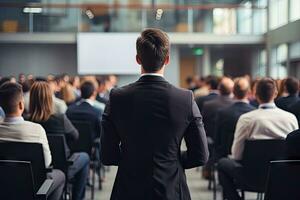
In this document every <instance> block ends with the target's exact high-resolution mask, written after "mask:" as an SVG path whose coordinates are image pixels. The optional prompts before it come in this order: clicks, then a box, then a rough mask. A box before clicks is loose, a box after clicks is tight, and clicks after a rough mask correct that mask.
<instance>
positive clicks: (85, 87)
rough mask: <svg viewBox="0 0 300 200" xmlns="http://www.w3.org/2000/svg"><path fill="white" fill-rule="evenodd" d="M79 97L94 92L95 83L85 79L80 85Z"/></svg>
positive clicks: (90, 94) (85, 96)
mask: <svg viewBox="0 0 300 200" xmlns="http://www.w3.org/2000/svg"><path fill="white" fill-rule="evenodd" d="M80 91H81V97H82V98H83V99H88V98H90V97H91V96H92V95H93V93H94V92H95V85H94V84H93V83H92V82H91V81H85V82H84V83H82V85H81V87H80Z"/></svg>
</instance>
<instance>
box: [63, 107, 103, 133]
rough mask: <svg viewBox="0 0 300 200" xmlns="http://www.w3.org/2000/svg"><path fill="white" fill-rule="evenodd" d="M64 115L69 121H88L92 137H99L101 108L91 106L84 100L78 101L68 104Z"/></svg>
mask: <svg viewBox="0 0 300 200" xmlns="http://www.w3.org/2000/svg"><path fill="white" fill-rule="evenodd" d="M66 115H67V117H68V118H69V119H70V120H71V121H83V122H86V121H87V122H90V123H91V126H92V131H93V132H92V137H93V138H94V139H95V138H98V137H100V133H101V117H102V111H101V110H99V109H97V108H95V107H93V106H92V105H90V104H89V103H87V102H85V101H79V102H77V103H75V104H73V105H71V106H69V108H68V110H67V112H66Z"/></svg>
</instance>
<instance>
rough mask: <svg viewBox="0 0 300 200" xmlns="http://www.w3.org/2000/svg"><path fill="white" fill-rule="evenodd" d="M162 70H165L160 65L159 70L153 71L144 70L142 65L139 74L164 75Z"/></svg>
mask: <svg viewBox="0 0 300 200" xmlns="http://www.w3.org/2000/svg"><path fill="white" fill-rule="evenodd" d="M164 71H165V70H164V67H162V68H161V69H160V70H158V71H155V72H147V71H145V70H144V68H143V67H141V74H142V75H143V74H159V75H161V76H163V75H164Z"/></svg>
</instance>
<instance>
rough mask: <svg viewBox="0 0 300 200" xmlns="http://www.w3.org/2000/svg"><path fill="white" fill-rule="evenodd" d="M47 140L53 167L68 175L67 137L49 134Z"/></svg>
mask: <svg viewBox="0 0 300 200" xmlns="http://www.w3.org/2000/svg"><path fill="white" fill-rule="evenodd" d="M47 138H48V143H49V147H50V151H51V155H52V164H53V167H54V168H55V169H60V170H62V171H63V172H64V173H65V174H66V173H67V171H68V161H67V160H68V158H67V152H66V149H67V147H66V145H67V143H66V139H65V136H64V135H62V134H48V135H47Z"/></svg>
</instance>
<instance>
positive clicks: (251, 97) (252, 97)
mask: <svg viewBox="0 0 300 200" xmlns="http://www.w3.org/2000/svg"><path fill="white" fill-rule="evenodd" d="M258 81H259V79H255V80H254V81H252V83H251V94H250V95H249V98H248V99H249V103H250V105H251V106H253V107H255V108H258V106H259V103H258V101H257V100H256V97H255V94H256V85H257V82H258Z"/></svg>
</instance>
